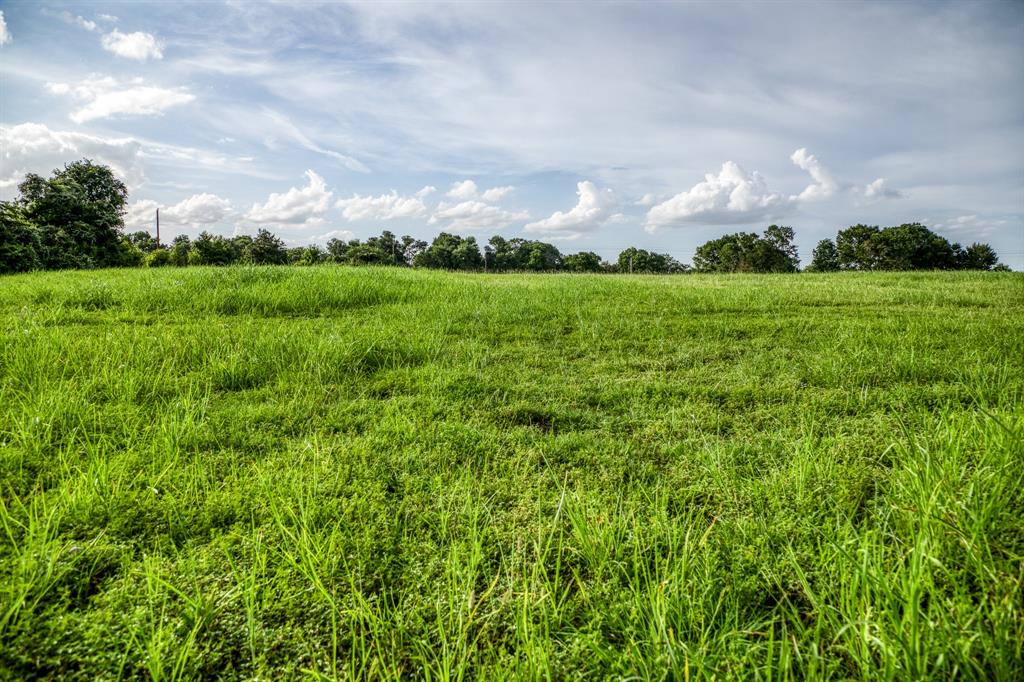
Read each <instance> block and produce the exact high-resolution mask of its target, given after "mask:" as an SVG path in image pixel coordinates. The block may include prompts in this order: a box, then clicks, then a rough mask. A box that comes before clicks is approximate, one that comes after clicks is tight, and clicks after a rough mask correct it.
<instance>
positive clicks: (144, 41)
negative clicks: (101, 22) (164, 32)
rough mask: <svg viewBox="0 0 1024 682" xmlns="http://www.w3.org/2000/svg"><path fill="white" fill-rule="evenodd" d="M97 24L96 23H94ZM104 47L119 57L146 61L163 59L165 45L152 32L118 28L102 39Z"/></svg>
mask: <svg viewBox="0 0 1024 682" xmlns="http://www.w3.org/2000/svg"><path fill="white" fill-rule="evenodd" d="M93 25H94V26H95V24H93ZM100 43H101V44H102V45H103V49H104V50H106V51H107V52H112V53H114V54H116V55H117V56H118V57H124V58H125V59H135V60H138V61H145V60H147V59H163V58H164V51H163V45H162V44H161V43H160V42H159V41H158V40H157V39H156V36H154V35H153V34H151V33H143V32H142V31H136V32H135V33H122V32H121V31H118V30H117V29H116V28H115V29H114V30H113V31H111V32H110V33H108V34H106V35H104V36H103V38H102V39H101V40H100Z"/></svg>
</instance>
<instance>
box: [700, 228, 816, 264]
mask: <svg viewBox="0 0 1024 682" xmlns="http://www.w3.org/2000/svg"><path fill="white" fill-rule="evenodd" d="M792 240H793V230H792V228H789V227H779V226H778V225H772V226H770V227H769V228H768V229H767V230H765V237H759V236H758V235H757V234H755V233H753V232H737V233H736V234H727V235H725V236H723V237H719V238H718V239H712V240H711V241H709V242H706V243H704V244H702V245H701V246H700V247H698V248H697V251H696V252H695V253H694V256H693V264H694V266H695V267H696V268H697V270H698V271H699V272H796V269H797V266H798V265H799V263H800V261H799V260H798V259H797V256H796V247H795V246H793V244H792Z"/></svg>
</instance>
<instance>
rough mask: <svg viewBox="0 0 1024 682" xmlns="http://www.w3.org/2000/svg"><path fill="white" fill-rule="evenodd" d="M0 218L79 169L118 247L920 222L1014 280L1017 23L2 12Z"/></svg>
mask: <svg viewBox="0 0 1024 682" xmlns="http://www.w3.org/2000/svg"><path fill="white" fill-rule="evenodd" d="M0 10H2V13H3V15H2V16H3V24H2V28H0V43H2V45H0V145H2V148H0V154H2V158H0V162H2V166H0V197H2V198H10V196H12V195H13V194H14V193H15V192H16V187H15V185H16V183H17V181H18V180H20V178H21V177H22V176H23V175H24V173H26V172H30V171H31V172H43V173H47V172H49V171H50V170H52V169H53V168H55V167H57V166H60V165H62V164H63V163H65V162H68V161H72V160H75V159H77V158H81V157H91V158H94V159H96V160H99V161H103V162H106V163H109V164H111V165H112V166H113V167H114V168H115V169H116V170H117V172H118V173H119V174H120V175H121V176H122V177H123V178H124V179H125V181H126V182H127V183H128V186H129V189H130V191H131V199H130V200H131V210H130V211H129V224H130V226H131V227H133V228H134V227H141V228H148V227H150V226H151V224H152V215H153V211H154V209H155V208H156V207H158V206H159V207H160V208H161V219H162V230H161V231H162V233H163V234H164V235H167V234H174V233H186V234H190V235H195V234H197V233H198V232H199V231H200V230H202V229H209V230H211V231H214V232H220V233H224V234H231V233H236V232H239V233H254V232H255V231H256V230H257V229H259V228H261V227H265V228H268V229H271V230H272V231H274V232H276V233H277V234H279V235H280V236H282V237H283V238H285V239H286V240H288V241H289V242H291V243H306V242H310V241H318V242H321V243H322V242H324V241H326V240H327V239H329V238H330V237H332V236H349V235H352V236H356V237H360V238H364V237H367V236H371V235H373V234H378V233H379V232H380V231H381V230H382V229H390V230H392V231H394V232H397V233H399V234H406V233H407V234H412V235H415V236H418V237H421V238H430V237H432V236H433V235H435V234H437V233H438V232H440V231H442V230H447V231H456V232H459V233H462V234H474V235H477V236H478V238H482V239H483V240H486V239H487V238H489V237H490V236H491V235H492V234H501V235H504V236H506V237H513V236H526V237H530V238H538V239H544V240H547V241H553V242H554V243H556V244H558V246H559V248H561V249H562V250H563V251H567V252H569V251H576V250H581V249H588V250H596V251H598V252H599V253H600V254H601V255H602V256H604V257H607V258H611V257H614V255H615V254H616V253H617V252H618V251H619V250H621V249H622V248H624V247H626V246H630V245H637V246H641V247H645V248H653V249H656V250H658V251H665V252H669V253H671V254H673V255H674V256H676V257H677V258H679V259H681V260H684V261H689V260H690V258H691V257H692V254H693V251H694V249H695V248H696V247H697V246H698V245H700V244H701V243H703V242H704V241H706V240H707V239H710V238H713V237H716V236H718V235H721V234H724V233H726V232H732V231H737V230H752V231H760V230H761V229H763V228H764V227H765V226H767V225H768V224H770V223H773V222H775V223H781V224H787V225H791V226H793V228H794V229H795V230H796V233H797V240H798V242H799V246H800V252H801V256H802V258H803V260H804V262H805V263H806V262H807V261H808V260H809V257H810V251H811V249H812V248H813V246H814V244H815V243H816V242H817V241H818V240H819V239H821V238H824V237H832V236H834V235H835V232H836V231H837V230H838V229H841V228H843V227H845V226H848V225H850V224H854V223H858V222H863V223H868V224H879V225H891V224H899V223H902V222H912V221H920V222H924V223H925V224H927V225H928V226H930V227H932V228H933V229H935V230H937V231H938V232H940V233H941V234H943V235H945V236H947V237H948V238H950V239H952V240H955V241H959V242H961V243H964V244H967V243H970V242H973V241H986V242H989V243H991V244H992V245H993V246H994V247H995V248H996V250H997V251H998V252H999V253H1000V255H1001V256H1002V260H1003V261H1004V262H1006V263H1007V264H1009V265H1011V266H1012V267H1014V268H1015V269H1022V268H1024V68H1022V65H1024V4H1021V3H1019V2H999V3H983V2H978V3H913V2H901V3H880V4H872V3H817V4H810V3H800V4H785V3H749V4H730V3H709V4H700V3H681V4H672V3H650V4H641V3H624V4H614V3H567V2H563V3H522V2H520V3H508V4H505V3H493V2H489V3H460V4H430V3H408V4H402V3H372V4H337V3H332V4H323V5H318V4H311V3H298V4H289V3H264V4H260V3H251V2H226V3H220V4H218V3H202V4H196V5H190V4H183V3H169V2H168V3H92V4H86V3H70V4H58V3H52V4H51V3H45V2H44V3H38V2H9V1H5V2H0Z"/></svg>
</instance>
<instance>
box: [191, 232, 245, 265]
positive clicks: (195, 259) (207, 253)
mask: <svg viewBox="0 0 1024 682" xmlns="http://www.w3.org/2000/svg"><path fill="white" fill-rule="evenodd" d="M234 260H235V253H234V249H233V248H232V246H231V242H230V241H228V240H227V239H225V238H224V237H222V236H220V235H219V234H218V235H214V234H210V233H209V232H201V233H200V234H199V237H198V238H197V239H196V240H195V241H194V242H192V250H191V251H189V254H188V263H189V265H231V263H233V262H234Z"/></svg>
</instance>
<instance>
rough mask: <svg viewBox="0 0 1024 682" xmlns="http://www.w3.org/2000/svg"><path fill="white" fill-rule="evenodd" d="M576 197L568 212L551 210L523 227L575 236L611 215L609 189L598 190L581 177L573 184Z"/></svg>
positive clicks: (612, 203)
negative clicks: (574, 204) (545, 216)
mask: <svg viewBox="0 0 1024 682" xmlns="http://www.w3.org/2000/svg"><path fill="white" fill-rule="evenodd" d="M576 196H578V197H579V199H578V200H577V202H576V206H574V207H573V208H572V209H570V210H569V211H564V212H563V211H555V212H554V213H552V214H551V216H550V217H548V218H545V219H544V220H538V221H537V222H534V223H529V224H528V225H526V226H525V227H524V228H523V229H524V231H526V232H540V233H549V234H560V235H564V236H566V237H578V236H579V235H580V234H581V233H583V232H587V231H591V230H595V229H597V228H599V227H601V226H602V225H604V224H605V223H606V222H608V221H609V220H610V219H611V218H613V217H615V216H617V215H621V214H615V213H614V211H615V208H616V207H617V206H618V201H617V200H616V198H615V193H614V192H612V191H611V190H610V189H598V187H597V185H595V184H594V183H592V182H590V181H589V180H584V181H583V182H580V183H577V184H576Z"/></svg>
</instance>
